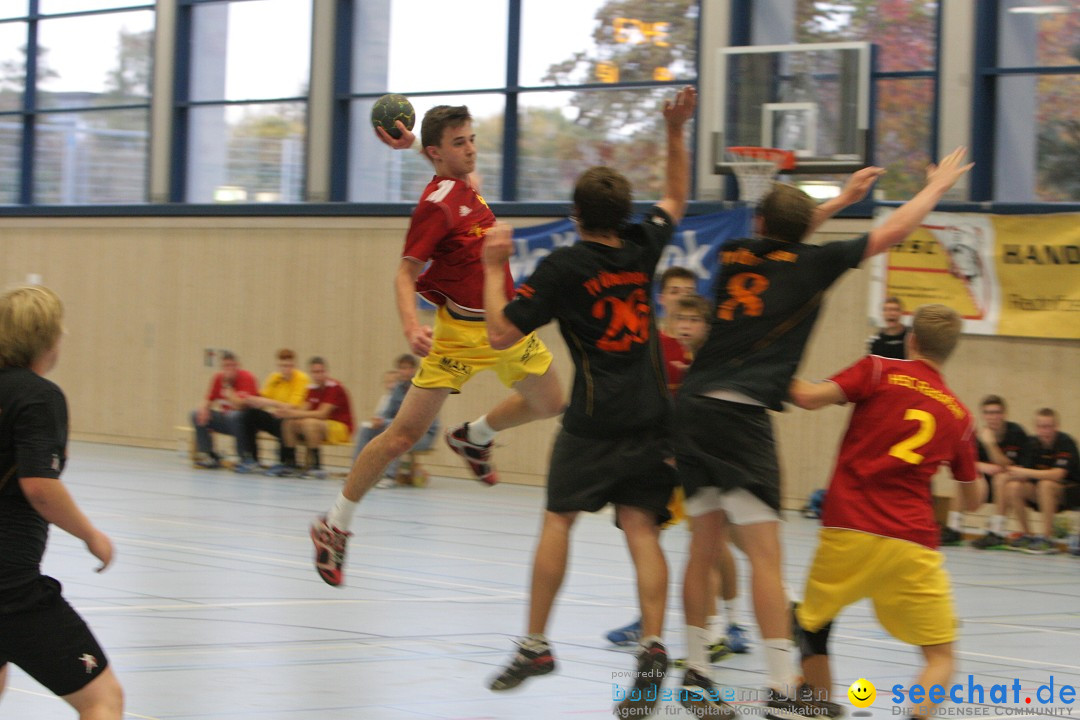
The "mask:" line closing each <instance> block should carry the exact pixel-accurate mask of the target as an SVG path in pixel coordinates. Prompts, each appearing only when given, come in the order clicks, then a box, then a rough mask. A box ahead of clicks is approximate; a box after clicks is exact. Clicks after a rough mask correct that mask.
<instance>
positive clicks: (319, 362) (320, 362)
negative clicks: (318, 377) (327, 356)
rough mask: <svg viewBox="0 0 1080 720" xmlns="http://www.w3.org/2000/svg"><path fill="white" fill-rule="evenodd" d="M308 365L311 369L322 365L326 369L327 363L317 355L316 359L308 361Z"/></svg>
mask: <svg viewBox="0 0 1080 720" xmlns="http://www.w3.org/2000/svg"><path fill="white" fill-rule="evenodd" d="M307 364H308V367H311V366H312V365H322V366H323V367H326V361H325V360H323V359H322V358H321V357H320V356H318V355H316V356H315V357H313V358H311V359H310V360H308V361H307Z"/></svg>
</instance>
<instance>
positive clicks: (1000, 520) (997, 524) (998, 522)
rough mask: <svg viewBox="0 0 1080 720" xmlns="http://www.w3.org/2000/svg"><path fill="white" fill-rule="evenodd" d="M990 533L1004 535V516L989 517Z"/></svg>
mask: <svg viewBox="0 0 1080 720" xmlns="http://www.w3.org/2000/svg"><path fill="white" fill-rule="evenodd" d="M990 532H992V533H996V534H997V535H1004V534H1005V516H1004V515H991V516H990Z"/></svg>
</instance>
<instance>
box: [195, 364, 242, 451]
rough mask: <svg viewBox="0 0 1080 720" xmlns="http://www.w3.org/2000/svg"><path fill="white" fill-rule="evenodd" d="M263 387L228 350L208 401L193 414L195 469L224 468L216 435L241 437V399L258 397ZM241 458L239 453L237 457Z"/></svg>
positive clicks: (213, 381) (212, 384) (212, 381)
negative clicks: (245, 396) (215, 433)
mask: <svg viewBox="0 0 1080 720" xmlns="http://www.w3.org/2000/svg"><path fill="white" fill-rule="evenodd" d="M258 392H259V384H258V382H256V380H255V376H254V375H252V374H251V373H250V372H248V371H247V370H244V369H242V368H241V367H240V361H239V360H237V358H236V355H234V354H233V353H231V352H229V351H228V350H226V351H224V352H222V353H221V371H220V372H218V373H216V374H215V375H214V379H213V380H211V381H210V390H209V391H207V393H206V399H205V400H204V401H203V404H202V405H200V406H199V408H198V409H197V410H192V411H191V424H192V425H193V426H194V427H195V452H196V455H195V466H196V467H200V468H205V469H208V470H209V469H213V468H219V467H221V456H220V455H218V454H217V453H216V452H215V451H214V438H213V435H212V433H214V432H219V433H222V434H223V435H232V436H233V437H234V438H235V437H236V436H237V434H238V432H239V428H240V404H241V402H240V400H239V397H238V396H239V395H241V394H242V395H256V394H258ZM237 454H238V455H239V453H237Z"/></svg>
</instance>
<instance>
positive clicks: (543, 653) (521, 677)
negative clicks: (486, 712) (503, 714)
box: [488, 638, 555, 692]
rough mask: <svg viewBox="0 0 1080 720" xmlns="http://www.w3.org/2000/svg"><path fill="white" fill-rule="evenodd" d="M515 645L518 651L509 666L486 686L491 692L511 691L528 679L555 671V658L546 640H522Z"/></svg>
mask: <svg viewBox="0 0 1080 720" xmlns="http://www.w3.org/2000/svg"><path fill="white" fill-rule="evenodd" d="M517 644H518V651H517V653H516V654H515V655H514V658H513V659H512V660H511V661H510V664H509V665H507V666H506V667H505V668H504V669H503V671H502V672H501V673H499V674H498V675H497V676H496V677H495V678H493V679H492V681H491V683H490V684H489V685H488V687H489V688H490V689H491V690H494V691H496V692H501V691H503V690H513V689H514V688H516V687H517V686H518V685H521V683H523V682H525V681H526V680H528V679H529V678H531V677H535V676H536V675H547V674H548V673H549V672H552V671H553V670H554V669H555V656H554V655H552V654H551V646H550V645H548V643H547V641H546V640H534V639H532V638H522V639H520V640H518V641H517Z"/></svg>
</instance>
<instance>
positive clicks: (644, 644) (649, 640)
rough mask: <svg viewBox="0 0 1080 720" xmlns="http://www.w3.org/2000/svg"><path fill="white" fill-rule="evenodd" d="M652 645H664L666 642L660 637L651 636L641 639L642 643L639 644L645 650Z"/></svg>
mask: <svg viewBox="0 0 1080 720" xmlns="http://www.w3.org/2000/svg"><path fill="white" fill-rule="evenodd" d="M652 643H659V644H661V645H663V644H664V641H663V640H661V639H660V636H659V635H649V636H647V637H643V638H641V642H639V643H638V646H640V647H643V648H647V647H649V645H651V644H652Z"/></svg>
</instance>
